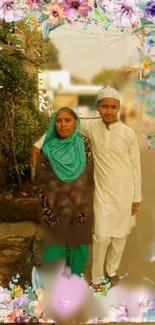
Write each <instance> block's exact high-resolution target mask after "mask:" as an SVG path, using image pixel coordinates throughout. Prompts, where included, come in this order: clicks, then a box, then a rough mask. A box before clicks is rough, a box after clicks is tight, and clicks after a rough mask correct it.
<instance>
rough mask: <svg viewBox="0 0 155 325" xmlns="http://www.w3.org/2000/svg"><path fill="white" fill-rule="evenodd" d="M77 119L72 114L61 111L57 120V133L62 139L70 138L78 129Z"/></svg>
mask: <svg viewBox="0 0 155 325" xmlns="http://www.w3.org/2000/svg"><path fill="white" fill-rule="evenodd" d="M76 123H77V121H76V119H75V117H74V116H73V115H72V113H70V112H67V111H60V112H59V113H58V114H57V118H56V124H55V127H56V131H57V133H58V135H59V136H60V137H61V138H68V137H69V136H70V135H71V134H72V133H73V131H74V130H75V128H76Z"/></svg>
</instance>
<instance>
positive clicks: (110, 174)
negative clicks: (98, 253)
mask: <svg viewBox="0 0 155 325" xmlns="http://www.w3.org/2000/svg"><path fill="white" fill-rule="evenodd" d="M80 132H81V133H82V134H83V135H85V136H86V137H88V138H89V139H90V140H91V143H92V150H93V156H94V180H95V193H94V214H95V234H96V235H99V236H101V237H118V238H122V237H124V236H126V235H128V234H129V233H130V231H131V228H132V226H133V224H134V223H135V218H134V217H133V216H131V205H132V202H133V201H134V202H140V201H141V164H140V151H139V146H138V142H137V139H136V135H135V133H134V131H133V130H132V129H131V128H129V127H128V126H126V125H124V124H123V123H121V122H120V121H118V122H116V123H114V124H111V125H110V127H109V129H107V128H106V126H105V124H104V123H103V122H102V120H101V119H97V120H81V129H80ZM44 138H45V135H44V136H43V137H42V138H41V139H40V140H39V141H37V142H36V143H35V144H34V145H35V146H36V147H38V148H41V147H42V144H43V142H44Z"/></svg>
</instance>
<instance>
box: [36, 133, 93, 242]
mask: <svg viewBox="0 0 155 325" xmlns="http://www.w3.org/2000/svg"><path fill="white" fill-rule="evenodd" d="M83 140H84V144H85V149H86V158H87V164H86V168H85V170H84V172H83V174H82V175H81V176H80V177H79V178H78V179H76V180H74V181H72V182H70V183H65V182H62V181H61V180H59V179H58V178H57V176H56V175H55V173H54V171H53V169H52V166H51V164H50V162H49V159H48V157H47V156H45V155H44V153H42V152H41V154H40V156H39V159H38V162H37V166H36V182H37V185H38V187H39V188H40V191H39V198H40V203H41V213H40V220H41V224H42V226H43V229H44V231H45V233H44V234H45V238H46V242H48V245H49V244H50V245H52V244H54V245H69V246H78V245H89V244H91V242H92V227H93V192H94V180H93V157H92V151H91V144H90V142H89V140H88V139H87V138H85V137H83Z"/></svg>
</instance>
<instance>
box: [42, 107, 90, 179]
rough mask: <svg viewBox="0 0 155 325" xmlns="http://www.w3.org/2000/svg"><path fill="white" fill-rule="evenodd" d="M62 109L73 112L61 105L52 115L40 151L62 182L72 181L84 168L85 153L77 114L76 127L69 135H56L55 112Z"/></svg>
mask: <svg viewBox="0 0 155 325" xmlns="http://www.w3.org/2000/svg"><path fill="white" fill-rule="evenodd" d="M63 110H66V111H68V112H72V113H73V111H72V110H71V109H70V108H68V107H63V108H61V109H60V110H59V111H58V112H57V113H55V114H54V115H53V117H52V120H51V123H50V127H49V130H48V132H47V135H46V138H45V141H44V143H43V146H42V151H43V153H44V154H45V155H46V156H47V157H48V159H49V160H50V163H51V165H52V168H53V170H54V172H55V174H56V176H57V177H58V178H59V179H60V180H62V181H63V182H72V181H74V180H75V179H77V178H78V177H79V176H80V175H81V174H82V173H83V172H84V170H85V168H86V153H85V146H84V142H83V139H82V136H81V134H80V133H79V128H80V119H79V118H78V116H77V126H76V129H75V130H74V131H73V133H72V134H71V136H69V137H68V138H65V139H60V138H59V137H58V135H57V132H56V130H55V123H56V118H57V114H58V113H59V112H60V111H63ZM75 115H76V114H75Z"/></svg>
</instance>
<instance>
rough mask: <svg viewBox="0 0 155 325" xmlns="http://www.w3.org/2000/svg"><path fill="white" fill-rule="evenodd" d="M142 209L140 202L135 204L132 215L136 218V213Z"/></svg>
mask: <svg viewBox="0 0 155 325" xmlns="http://www.w3.org/2000/svg"><path fill="white" fill-rule="evenodd" d="M139 207H140V202H133V203H132V207H131V215H132V216H135V215H136V213H137V212H138V209H139Z"/></svg>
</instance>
